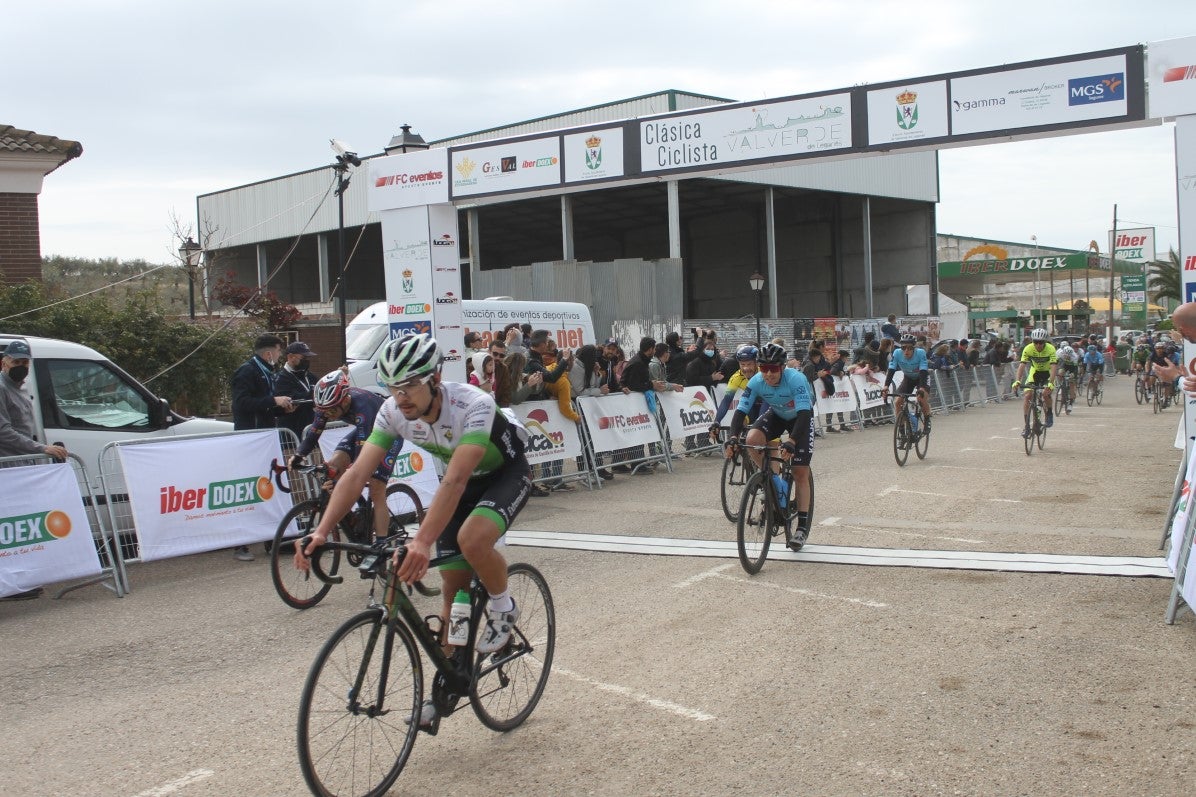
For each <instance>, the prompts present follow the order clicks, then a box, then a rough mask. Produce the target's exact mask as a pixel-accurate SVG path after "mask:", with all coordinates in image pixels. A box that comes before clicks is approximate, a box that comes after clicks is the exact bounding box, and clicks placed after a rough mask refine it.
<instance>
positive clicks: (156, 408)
mask: <svg viewBox="0 0 1196 797" xmlns="http://www.w3.org/2000/svg"><path fill="white" fill-rule="evenodd" d="M149 411H150V418H149V421H150V428H153V429H163V428H165V427H166V426H168V425H169V424H170V418H171V413H170V402H169V401H167V400H166V399H164V398H160V399H158V401H157V402H156V403H155V402H151V403H150V405H149Z"/></svg>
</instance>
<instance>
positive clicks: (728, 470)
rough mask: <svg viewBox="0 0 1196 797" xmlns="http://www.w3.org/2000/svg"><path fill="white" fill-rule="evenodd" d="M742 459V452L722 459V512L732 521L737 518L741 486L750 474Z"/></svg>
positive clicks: (742, 486) (741, 495)
mask: <svg viewBox="0 0 1196 797" xmlns="http://www.w3.org/2000/svg"><path fill="white" fill-rule="evenodd" d="M744 459H745V457H744V456H743V455H742V454H736V455H735V456H733V457H731V458H730V459H728V460H724V461H723V482H722V485H721V487H722V499H723V514H724V515H726V516H727V520H729V521H731V522H732V523H735V522H736V521H738V520H739V502H740V501H742V500H743V488H744V487H745V486H747V480H748V476H749V475H750V474H749V473H748V471H747V467H746V465H745V464H744Z"/></svg>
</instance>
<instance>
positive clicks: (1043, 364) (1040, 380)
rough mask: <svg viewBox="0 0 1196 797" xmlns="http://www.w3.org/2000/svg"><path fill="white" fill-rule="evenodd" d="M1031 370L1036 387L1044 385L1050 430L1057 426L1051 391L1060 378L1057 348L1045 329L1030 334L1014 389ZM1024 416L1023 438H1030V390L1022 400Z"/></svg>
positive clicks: (1044, 398)
mask: <svg viewBox="0 0 1196 797" xmlns="http://www.w3.org/2000/svg"><path fill="white" fill-rule="evenodd" d="M1027 368H1029V371H1030V374H1029V378H1030V379H1032V380H1033V381H1034V383H1035V384H1036V385H1042V386H1043V391H1042V404H1043V406H1044V407H1046V425H1047V428H1048V429H1049V428H1050V427H1051V426H1054V424H1055V413H1054V412H1053V411H1052V408H1051V391H1052V390H1054V388H1055V381H1054V380H1055V379H1056V378H1057V377H1058V373H1059V364H1058V358H1057V356H1056V353H1055V347H1054V346H1053V345H1052V344H1051V343H1050V342H1049V341H1048V340H1047V331H1046V330H1045V329H1036V330H1034V331H1033V332H1031V333H1030V342H1029V343H1027V344H1026V346H1025V348H1023V349H1022V359H1021V362H1020V363H1018V366H1017V377H1016V378H1015V379H1014V380H1013V389H1014V390H1017V389H1018V388H1019V387H1021V385H1022V378H1023V377H1025V376H1026V369H1027ZM1022 414H1023V415H1025V417H1026V427H1025V429H1023V430H1022V437H1029V436H1030V389H1029V388H1027V389H1026V396H1025V398H1024V399H1022Z"/></svg>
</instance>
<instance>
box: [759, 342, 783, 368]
mask: <svg viewBox="0 0 1196 797" xmlns="http://www.w3.org/2000/svg"><path fill="white" fill-rule="evenodd" d="M785 360H786V355H785V350H784V349H783V348H781V347H780V346H778V345H777V344H775V343H765V344H764V345H763V346H761V347H760V354H759V355H758V361H759V362H762V363H784V362H785Z"/></svg>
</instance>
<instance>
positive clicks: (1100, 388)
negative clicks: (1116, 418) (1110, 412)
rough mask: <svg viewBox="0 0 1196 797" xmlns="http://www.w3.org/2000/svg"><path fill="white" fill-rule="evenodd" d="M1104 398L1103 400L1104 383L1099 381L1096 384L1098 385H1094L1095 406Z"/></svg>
mask: <svg viewBox="0 0 1196 797" xmlns="http://www.w3.org/2000/svg"><path fill="white" fill-rule="evenodd" d="M1104 400H1105V383H1104V382H1101V383H1100V384H1098V385H1097V386H1096V403H1097V406H1100V403H1101V402H1102V401H1104Z"/></svg>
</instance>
